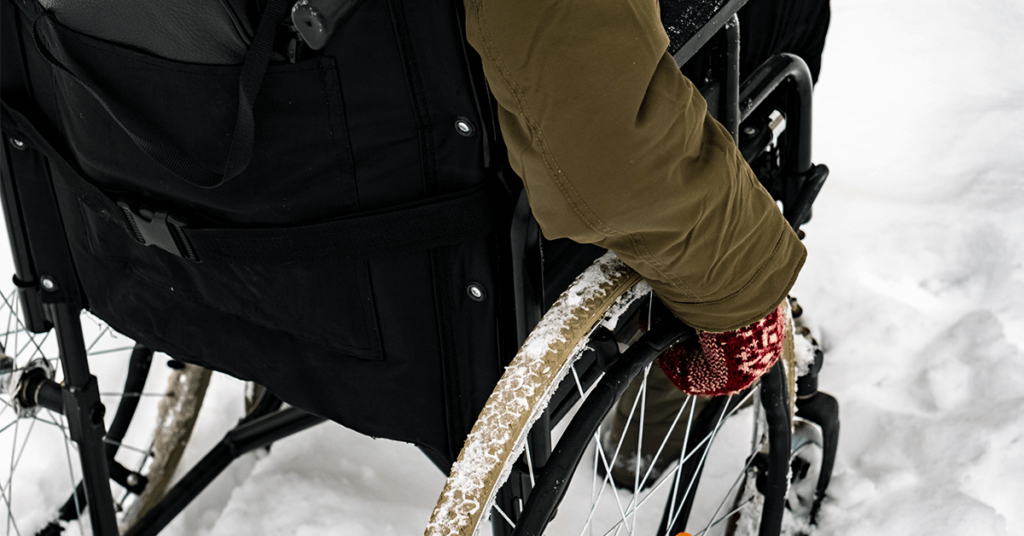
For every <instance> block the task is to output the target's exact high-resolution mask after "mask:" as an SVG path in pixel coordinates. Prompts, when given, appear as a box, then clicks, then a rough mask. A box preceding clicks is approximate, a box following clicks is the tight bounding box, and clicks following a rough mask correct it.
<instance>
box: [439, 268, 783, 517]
mask: <svg viewBox="0 0 1024 536" xmlns="http://www.w3.org/2000/svg"><path fill="white" fill-rule="evenodd" d="M649 293H650V288H649V287H648V286H647V285H646V284H645V283H643V282H642V281H640V278H639V276H638V275H637V274H635V273H634V272H632V271H631V270H630V269H629V268H627V267H625V265H623V264H621V262H620V261H618V259H617V258H615V257H614V256H613V255H606V256H605V257H602V258H601V259H598V261H596V262H595V264H594V266H592V267H591V268H590V269H588V270H587V272H585V273H584V274H583V275H582V276H581V277H580V278H579V279H577V281H576V283H574V284H573V286H571V287H570V288H569V290H567V291H566V293H565V294H563V296H562V297H561V298H560V299H559V301H558V302H557V303H556V304H555V305H554V306H553V307H552V309H551V311H549V313H548V314H547V315H545V318H544V320H542V321H541V323H540V325H539V326H538V329H536V330H535V331H534V332H533V334H531V336H530V338H529V339H528V340H527V341H526V343H525V344H524V346H523V349H521V350H520V352H519V354H518V355H517V356H516V358H515V360H513V362H512V364H511V365H510V366H509V367H508V369H507V370H506V374H505V375H504V376H503V377H502V380H501V382H499V385H498V387H497V388H496V389H495V391H494V392H493V393H492V396H491V398H490V399H489V400H488V403H487V405H486V406H485V408H484V410H483V411H482V412H481V415H480V418H479V419H478V421H477V423H476V424H475V425H474V428H473V431H472V432H471V433H470V436H469V438H468V439H467V442H466V445H465V447H464V448H463V451H462V453H461V454H460V457H459V460H458V461H457V462H456V464H455V465H454V466H453V468H452V473H451V476H450V477H449V479H448V482H447V483H446V485H445V489H444V491H443V492H442V495H441V497H440V499H439V501H438V505H437V507H436V508H435V510H434V512H433V515H432V517H431V522H430V524H429V525H428V528H427V531H426V533H427V534H431V535H433V534H480V533H483V532H484V531H485V530H487V529H484V528H483V527H484V526H486V525H487V523H486V519H487V518H488V517H490V519H491V521H492V524H493V531H494V533H495V534H515V535H526V534H530V535H539V534H545V533H547V534H551V535H555V534H558V535H561V534H652V535H653V534H658V535H662V534H668V535H669V536H675V535H676V534H679V533H680V532H682V531H684V530H686V531H689V533H690V534H692V535H694V536H696V535H697V534H731V533H736V534H739V533H742V534H751V533H753V532H757V533H759V534H762V535H768V534H779V532H780V526H781V523H782V517H783V512H784V510H785V502H786V497H785V496H786V492H787V487H788V476H789V453H790V433H789V431H790V422H791V420H790V418H791V407H790V404H789V401H788V400H789V392H790V388H791V380H789V379H787V373H786V370H785V366H784V364H783V362H782V361H781V360H780V364H779V365H778V366H776V367H774V368H773V369H772V371H771V372H770V373H769V374H767V375H766V376H765V377H764V378H762V381H761V382H759V385H758V386H756V387H755V388H752V389H751V390H748V391H747V392H744V393H741V394H738V395H733V396H730V397H719V398H713V399H697V398H693V397H686V396H683V395H681V393H680V394H679V395H676V397H675V398H676V402H675V406H674V408H673V409H671V410H670V411H667V412H666V411H665V408H666V404H660V407H659V408H657V412H659V413H663V415H659V419H658V420H660V424H661V428H662V432H663V436H662V437H652V436H650V435H648V436H647V437H644V436H643V434H644V432H643V431H642V430H644V428H646V425H648V424H650V423H651V419H650V418H649V415H648V413H647V411H648V406H647V403H648V401H649V399H650V397H651V391H652V390H653V389H655V388H656V384H657V380H654V379H652V377H653V376H654V374H653V373H652V372H651V369H652V367H651V363H652V362H653V361H654V359H655V358H656V357H657V356H658V355H659V354H660V353H661V352H662V351H664V349H665V348H667V347H668V346H669V345H670V344H672V343H673V342H675V341H677V340H678V339H680V337H681V336H684V338H685V335H686V334H687V333H689V334H690V335H692V330H689V328H685V327H684V326H682V325H681V324H673V323H672V322H669V324H670V325H669V326H659V327H656V328H655V329H652V330H651V331H650V332H649V333H647V334H644V335H643V336H639V337H637V336H636V331H637V329H636V328H632V327H630V325H633V326H635V325H636V324H637V323H636V322H631V321H630V316H631V315H632V316H633V317H635V316H636V315H638V314H642V311H643V310H644V308H645V307H646V304H649V303H651V302H650V299H649ZM609 346H613V347H614V348H615V349H613V350H612V351H611V353H612V354H613V355H615V354H617V352H616V350H617V349H619V348H623V347H627V348H626V350H625V351H624V352H623V353H622V354H621V356H617V355H616V356H615V358H613V359H611V360H609V359H608V357H607V354H608V352H607V351H604V352H602V347H603V348H604V349H605V350H607V348H608V347H609ZM588 348H589V349H591V350H592V352H588V351H587V349H588ZM602 354H603V355H604V357H602ZM609 361H611V362H609ZM655 368H656V367H655ZM631 385H632V387H630V386H631ZM627 391H631V392H632V394H628V395H627V396H626V398H625V399H623V400H622V401H621V402H619V401H618V400H619V398H620V396H622V394H623V392H627ZM668 406H671V403H670V404H668ZM622 408H625V410H624V411H620V410H621V409H622ZM616 412H618V413H621V415H616ZM666 417H667V419H666ZM616 418H620V420H622V421H624V422H625V424H624V425H620V426H619V427H618V428H619V431H618V432H617V433H616V432H614V431H611V430H610V428H614V427H615V424H614V420H615V419H616ZM548 419H550V420H551V421H552V422H554V423H557V424H555V425H554V426H553V427H551V428H550V431H549V430H545V429H538V430H535V431H534V432H532V435H533V436H536V435H537V434H541V435H547V434H549V433H550V438H551V444H553V445H554V447H553V449H552V451H551V455H550V457H548V458H547V459H546V460H540V459H539V458H542V457H545V456H543V455H542V454H539V453H536V452H531V448H530V447H529V444H531V443H534V441H531V440H530V438H531V433H530V429H531V427H533V426H534V425H535V423H538V422H541V423H544V422H545V421H546V420H548ZM638 423H643V424H644V425H645V426H644V427H637V424H638ZM666 423H667V425H666ZM631 425H632V427H633V428H632V429H633V430H636V431H633V432H631V431H630V430H631ZM538 426H540V425H538ZM752 430H753V439H752V436H751V431H752ZM680 431H681V432H682V433H680ZM616 434H617V437H615V436H616ZM630 435H633V439H632V440H630V439H628V436H630ZM666 437H667V438H668V439H666ZM630 441H632V442H633V447H632V449H631V448H630V447H629V446H628V445H627V444H628V443H629V442H630ZM637 443H639V444H640V445H641V448H640V449H639V454H638V450H637V449H636V447H635V445H636V444H637ZM648 444H650V445H653V448H651V449H645V448H644V446H646V445H648ZM624 445H625V447H624ZM651 450H653V451H654V452H650V451H651ZM630 451H632V452H630ZM520 454H522V456H520ZM663 457H664V458H665V459H666V460H667V463H664V462H661V460H662V458H663ZM535 460H536V463H535ZM623 468H625V469H627V471H626V473H627V474H629V475H631V477H629V478H622V474H621V471H620V469H623ZM629 469H636V470H635V471H632V472H630V471H629ZM502 484H504V486H503V487H502ZM623 488H625V489H623ZM698 491H699V493H698ZM492 507H493V511H492ZM751 528H753V529H754V530H753V531H751V530H750V529H751ZM740 529H742V530H745V531H746V532H739V530H740Z"/></svg>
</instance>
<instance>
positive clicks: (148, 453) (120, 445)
mask: <svg viewBox="0 0 1024 536" xmlns="http://www.w3.org/2000/svg"><path fill="white" fill-rule="evenodd" d="M103 442H104V443H106V444H108V445H117V447H118V448H122V449H128V450H131V451H134V452H138V453H139V454H144V455H146V456H152V455H153V451H151V450H145V449H140V448H139V447H133V446H131V445H127V444H125V443H122V442H120V441H114V440H112V439H107V438H106V437H104V438H103Z"/></svg>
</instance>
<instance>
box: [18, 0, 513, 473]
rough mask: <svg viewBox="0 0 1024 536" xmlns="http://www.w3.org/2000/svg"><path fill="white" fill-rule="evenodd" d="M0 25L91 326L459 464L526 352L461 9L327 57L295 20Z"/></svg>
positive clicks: (42, 5) (51, 17) (158, 11)
mask: <svg viewBox="0 0 1024 536" xmlns="http://www.w3.org/2000/svg"><path fill="white" fill-rule="evenodd" d="M3 4H4V12H3V18H4V21H3V22H2V24H3V26H4V28H3V40H4V41H3V62H4V64H3V72H4V80H3V86H4V87H3V91H4V93H3V101H4V102H3V114H4V124H5V128H6V129H8V130H13V131H17V132H19V133H21V135H23V136H26V137H28V139H29V142H30V143H31V144H33V145H34V146H35V147H36V148H39V149H40V150H42V151H43V152H44V153H45V155H46V161H47V165H46V166H45V174H47V175H48V176H47V177H39V178H40V179H48V180H51V181H52V184H53V190H54V192H55V195H56V199H57V202H58V204H59V212H60V215H61V218H62V223H63V228H64V230H65V233H66V236H67V237H68V241H69V248H70V252H71V256H72V257H73V259H74V264H75V271H76V273H77V277H78V278H79V280H80V282H81V286H82V289H83V293H84V295H83V296H82V297H81V299H82V301H83V304H84V305H85V307H86V308H87V309H89V310H90V311H91V312H93V313H94V314H96V315H97V316H99V317H100V318H102V319H104V320H105V321H107V322H108V323H109V324H110V325H111V326H113V327H114V328H115V329H116V330H117V331H120V332H122V333H124V334H126V335H128V336H129V337H131V338H133V339H135V340H137V341H139V342H141V343H143V344H146V345H148V346H150V347H152V348H154V349H156V350H159V351H163V352H166V353H168V354H169V355H171V356H173V357H174V358H176V359H179V360H182V361H186V362H190V363H197V364H200V365H203V366H206V367H209V368H212V369H215V370H219V371H223V372H227V373H229V374H231V375H232V376H236V377H238V378H242V379H246V380H253V381H256V382H258V383H260V384H262V385H264V386H266V387H268V388H269V389H270V390H271V391H272V392H273V393H275V394H276V395H278V396H279V397H280V398H282V399H283V400H284V401H286V402H288V403H290V404H292V405H295V406H297V407H300V408H303V409H305V410H307V411H310V412H312V413H315V414H318V415H321V416H324V417H327V418H330V419H333V420H335V421H338V422H340V423H342V424H344V425H346V426H348V427H351V428H354V429H356V430H358V431H360V432H363V433H365V434H369V435H372V436H378V437H387V438H392V439H397V440H401V441H407V442H412V443H415V444H417V445H419V446H420V447H421V448H423V449H424V450H426V451H428V453H429V454H431V455H432V457H433V458H434V459H435V460H441V461H442V462H448V463H450V462H451V461H453V460H454V458H455V456H456V455H457V454H458V450H459V448H460V447H461V444H462V441H463V438H464V436H465V434H466V433H467V432H468V430H469V427H470V426H471V424H472V422H473V421H474V419H475V418H476V415H477V413H478V412H479V409H480V408H481V407H482V405H483V403H484V401H485V399H486V397H487V396H488V394H489V393H490V390H491V388H492V386H493V385H494V384H495V383H496V381H497V379H498V377H499V375H500V373H501V371H502V367H503V365H504V364H505V361H504V360H506V359H508V358H509V357H510V353H511V351H512V350H514V347H513V348H510V347H509V346H510V342H509V341H512V342H511V344H513V345H514V337H515V333H511V334H510V333H507V330H506V331H503V329H505V328H506V327H507V326H512V329H513V330H514V323H511V322H508V321H507V319H508V318H510V315H511V314H512V308H513V305H512V303H511V298H509V297H508V296H509V295H510V294H509V292H508V290H507V289H506V288H504V286H503V284H501V283H499V282H503V281H510V277H508V276H507V274H505V273H503V270H504V268H503V267H504V266H506V265H507V260H506V258H505V257H506V256H507V247H508V245H507V229H508V221H509V218H510V215H511V204H512V200H514V198H515V197H514V195H513V194H514V193H515V192H509V191H508V187H507V186H505V183H504V181H503V180H502V177H501V176H500V175H501V170H502V169H503V167H504V164H503V160H502V156H503V154H504V148H503V147H502V146H500V141H499V140H498V138H497V135H496V133H495V125H494V124H493V121H492V119H491V118H492V115H491V113H490V105H489V103H488V101H487V97H486V93H485V89H484V85H483V83H482V80H483V79H482V77H481V76H480V74H479V73H478V72H477V66H476V64H477V63H478V60H476V59H475V56H474V53H473V51H472V50H471V49H469V48H468V47H467V45H466V44H465V42H464V37H463V30H462V19H463V17H462V15H461V13H460V10H461V2H455V1H447V0H442V1H424V0H367V1H364V2H355V3H350V4H351V5H350V6H349V7H352V8H353V9H351V10H350V12H348V13H346V17H347V18H346V20H344V21H343V22H341V23H340V24H339V25H338V26H337V27H336V28H333V30H334V31H333V36H332V37H331V39H330V40H329V41H328V42H327V44H326V46H325V47H324V48H322V49H321V50H316V51H314V50H311V49H310V48H309V47H307V46H305V45H304V44H303V43H302V41H301V40H300V39H297V37H296V33H295V32H294V30H293V29H292V28H289V26H288V21H289V20H290V19H289V17H288V12H289V11H290V9H291V7H292V5H291V4H292V2H290V1H284V0H269V1H268V2H266V3H265V4H263V3H262V2H261V3H254V2H253V1H252V0H226V1H223V2H218V1H214V0H192V1H189V2H137V1H133V0H91V1H89V2H71V1H65V0H47V1H40V2H39V3H37V2H36V0H19V2H18V9H17V10H16V9H15V8H14V7H12V6H13V3H8V2H4V3H3ZM142 4H148V5H142ZM15 18H17V19H18V20H17V21H15ZM18 28H21V30H18ZM26 28H31V29H32V32H31V34H29V33H28V32H25V31H24V29H26ZM12 73H15V74H12ZM15 171H18V170H15ZM28 172H33V170H21V171H20V172H19V173H28ZM34 172H36V173H41V174H42V173H44V171H43V170H42V169H36V170H34ZM19 180H21V179H20V178H19ZM513 180H514V178H513Z"/></svg>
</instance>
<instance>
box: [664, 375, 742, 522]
mask: <svg viewBox="0 0 1024 536" xmlns="http://www.w3.org/2000/svg"><path fill="white" fill-rule="evenodd" d="M732 397H733V395H729V398H727V399H726V401H725V404H726V407H728V404H729V401H730V400H732ZM725 414H726V412H724V411H723V412H722V415H720V416H719V417H718V423H716V424H715V427H714V429H712V430H711V433H710V434H708V435H707V437H706V438H705V439H708V445H707V446H706V447H704V449H703V453H702V454H701V458H700V461H699V462H697V468H696V469H695V470H694V472H693V476H691V477H690V482H689V484H687V486H686V493H684V494H683V497H682V500H681V501H680V502H679V504H682V503H685V502H686V500H687V499H688V498H689V497H690V492H691V491H693V485H694V483H696V482H697V476H698V475H700V473H701V469H703V467H704V462H705V461H706V460H707V458H708V452H710V451H711V443H714V441H715V435H716V434H718V430H719V429H721V427H722V422H723V421H725V416H726V415H725ZM695 449H696V447H695ZM694 452H696V450H695V451H694ZM687 457H689V456H687ZM680 467H682V464H680ZM681 513H682V509H680V510H678V511H677V512H675V515H674V516H673V517H672V519H671V520H670V521H669V523H668V526H669V527H672V526H673V525H675V523H676V521H678V519H679V515H680V514H681Z"/></svg>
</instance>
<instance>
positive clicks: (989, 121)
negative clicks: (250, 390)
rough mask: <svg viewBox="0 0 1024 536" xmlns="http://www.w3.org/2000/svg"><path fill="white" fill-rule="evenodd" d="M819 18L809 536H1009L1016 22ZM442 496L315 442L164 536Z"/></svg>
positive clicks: (1022, 78)
mask: <svg viewBox="0 0 1024 536" xmlns="http://www.w3.org/2000/svg"><path fill="white" fill-rule="evenodd" d="M832 6H833V18H832V28H831V31H830V34H829V38H828V43H827V46H826V50H825V57H824V61H823V70H822V74H821V81H820V83H819V85H818V87H817V89H816V92H815V108H814V110H815V123H814V124H815V149H814V155H815V160H816V161H817V162H822V163H826V164H828V166H829V167H830V168H831V170H832V174H831V176H830V178H829V180H828V182H827V184H826V186H825V188H824V190H823V191H822V193H821V195H820V197H819V199H818V202H817V203H816V205H815V213H814V214H815V216H814V219H813V221H812V222H811V223H810V224H808V225H807V226H806V227H805V230H806V231H807V239H806V243H807V246H808V250H809V252H810V257H809V259H808V262H807V264H806V266H805V268H804V270H803V273H802V275H801V277H800V280H799V281H798V283H797V286H796V288H795V291H794V293H795V295H796V296H798V297H799V298H800V303H801V305H802V306H803V308H804V310H805V311H806V314H807V315H809V316H810V317H811V319H812V320H813V322H814V324H815V325H816V326H817V327H818V333H817V335H818V340H819V341H820V342H821V344H822V345H823V347H824V350H825V353H826V357H825V367H824V370H823V373H822V376H821V387H822V389H823V390H826V391H828V392H830V393H832V394H833V395H835V396H836V397H837V398H838V399H839V402H840V404H841V408H842V414H841V419H842V432H841V440H840V448H839V455H838V460H837V464H836V469H835V472H834V476H833V479H832V484H831V487H830V489H829V498H828V500H827V501H826V503H825V505H824V507H823V509H822V512H821V516H820V525H819V527H818V529H817V530H816V532H815V534H817V535H822V536H824V535H871V536H888V535H892V536H904V535H907V534H958V533H966V534H978V535H986V536H988V535H993V536H997V535H1024V510H1022V509H1021V508H1020V506H1021V505H1022V504H1024V305H1022V304H1024V208H1021V207H1022V204H1024V142H1022V141H1021V140H1022V136H1021V131H1022V125H1024V70H1022V69H1020V66H1021V65H1024V37H1021V36H1020V28H1024V3H1022V2H1019V0H976V1H973V2H956V1H953V0H937V1H936V0H932V1H925V0H903V1H900V2H887V1H882V0H833V1H832ZM210 397H211V398H210V400H209V401H208V402H207V404H206V406H204V409H203V412H204V415H206V414H209V415H212V416H214V418H215V419H216V418H220V419H221V420H222V421H225V422H230V421H231V420H232V419H233V418H237V417H230V415H236V414H237V412H238V407H239V406H240V404H241V402H240V400H241V386H240V385H239V384H237V382H233V381H231V380H227V379H223V378H222V379H215V383H214V384H212V385H211V387H210ZM222 415H229V417H223V416H222ZM203 418H204V417H201V418H200V426H203ZM216 429H218V427H217V426H211V427H209V428H200V429H199V430H197V432H196V434H197V436H196V437H197V442H199V443H206V444H209V443H210V442H213V441H216V440H217V439H219V436H217V434H216V433H215V432H213V431H212V430H216ZM221 429H222V428H221ZM186 456H187V457H189V456H191V458H189V459H191V460H193V461H194V459H195V456H196V455H195V454H194V453H188V454H186ZM186 461H188V460H186ZM64 478H65V479H67V476H64ZM443 483H444V475H442V474H441V473H440V472H439V471H437V470H436V469H435V468H434V467H433V466H432V465H430V463H429V462H428V461H427V460H426V458H425V457H423V456H422V455H421V454H420V453H419V452H418V451H417V450H416V449H415V448H413V447H410V446H408V445H402V444H398V443H394V442H389V441H383V440H373V439H370V438H366V437H362V436H359V435H357V434H355V433H353V432H350V431H347V430H344V429H342V428H340V427H338V426H334V425H321V426H319V427H317V428H314V429H313V430H310V431H308V432H305V433H303V434H300V435H298V436H295V437H292V438H288V439H285V440H282V441H280V442H278V443H276V444H275V445H274V447H273V449H272V450H271V452H270V453H269V455H265V456H262V457H260V458H259V459H256V457H253V456H249V457H247V458H246V459H245V460H244V461H243V462H239V463H236V464H235V465H234V466H233V467H232V469H231V470H230V471H229V472H228V474H226V475H224V476H223V477H222V478H221V479H219V480H218V481H217V482H216V483H215V484H214V487H213V489H211V490H210V491H209V492H208V493H206V494H204V495H203V496H201V497H200V498H199V499H198V500H197V502H196V504H194V505H193V506H192V507H190V509H189V510H187V511H186V513H185V514H184V515H182V516H180V518H179V519H177V520H176V521H175V522H174V523H173V524H172V525H171V526H170V527H169V528H168V529H167V530H166V531H165V534H167V535H169V536H184V535H189V536H191V535H196V536H227V535H236V534H238V535H241V534H246V535H268V536H270V535H297V536H305V535H313V534H345V535H363V534H367V535H369V534H420V533H422V531H423V527H424V526H425V524H426V521H427V519H428V517H429V515H430V511H431V509H432V508H433V506H434V504H435V501H436V499H437V495H438V493H439V492H440V491H441V487H442V485H443ZM40 485H41V486H42V485H45V484H40ZM23 491H25V490H24V489H23ZM2 508H4V507H2V506H0V509H2Z"/></svg>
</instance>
